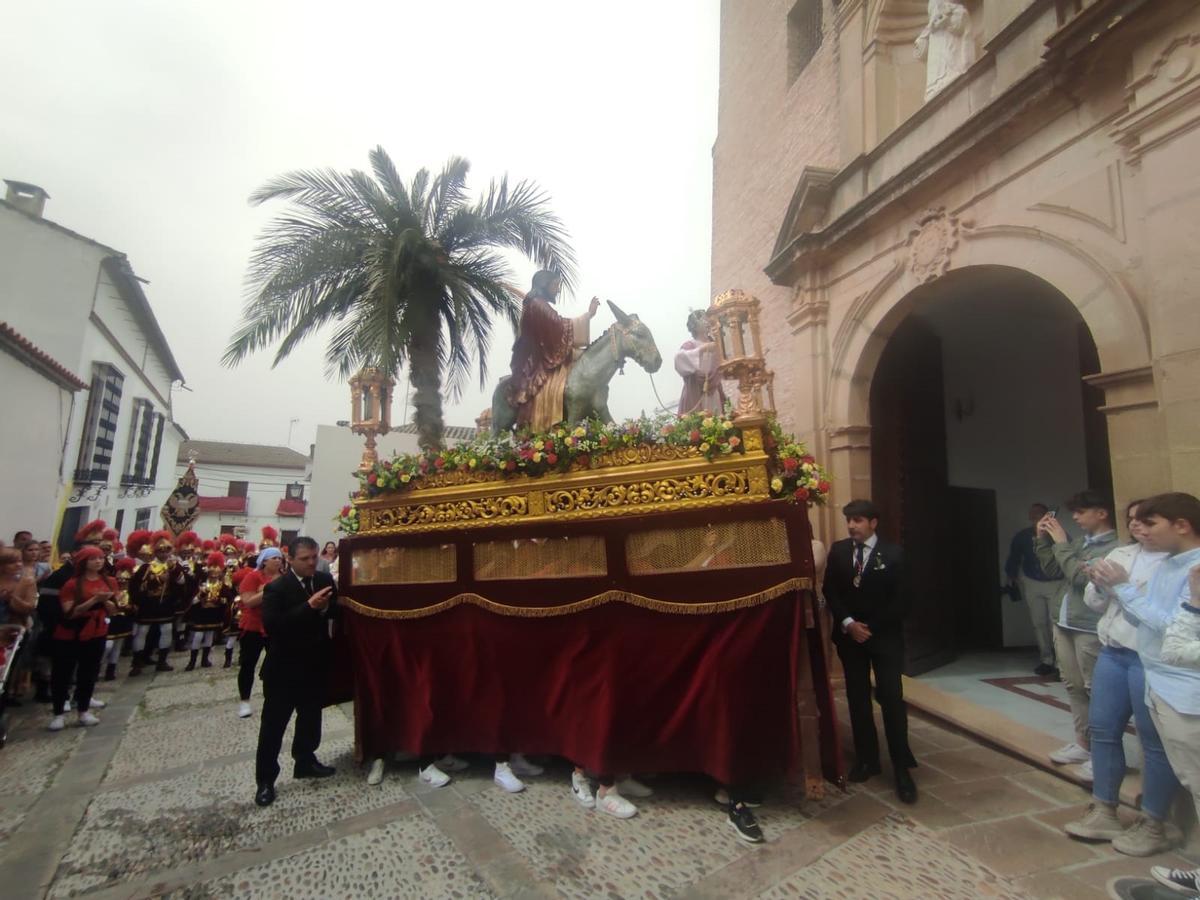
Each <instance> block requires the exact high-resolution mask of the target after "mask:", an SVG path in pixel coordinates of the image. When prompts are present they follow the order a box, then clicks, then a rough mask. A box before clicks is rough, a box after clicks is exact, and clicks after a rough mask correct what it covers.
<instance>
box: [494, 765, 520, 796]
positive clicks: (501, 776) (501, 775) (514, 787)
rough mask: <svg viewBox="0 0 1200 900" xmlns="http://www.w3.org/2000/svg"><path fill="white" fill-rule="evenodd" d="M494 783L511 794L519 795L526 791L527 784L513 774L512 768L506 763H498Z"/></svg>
mask: <svg viewBox="0 0 1200 900" xmlns="http://www.w3.org/2000/svg"><path fill="white" fill-rule="evenodd" d="M492 781H494V782H496V784H498V785H500V787H502V788H504V790H506V791H508V792H509V793H510V794H519V793H520V792H521V791H523V790H525V782H523V781H521V779H520V778H518V777H517V776H516V775H514V774H513V770H512V767H511V766H510V765H509V764H508V763H506V762H498V763H496V774H495V775H494V776H492Z"/></svg>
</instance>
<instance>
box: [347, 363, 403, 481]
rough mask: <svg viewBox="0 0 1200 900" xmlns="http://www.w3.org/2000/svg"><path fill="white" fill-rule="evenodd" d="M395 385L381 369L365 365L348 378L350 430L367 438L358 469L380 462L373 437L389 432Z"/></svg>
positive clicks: (368, 467)
mask: <svg viewBox="0 0 1200 900" xmlns="http://www.w3.org/2000/svg"><path fill="white" fill-rule="evenodd" d="M395 386H396V382H395V381H394V380H393V379H392V378H391V377H390V376H388V375H385V374H384V373H383V370H382V369H377V368H375V367H374V366H367V367H366V368H363V369H360V370H359V371H358V372H357V373H356V374H354V375H352V376H351V377H350V403H351V411H350V430H351V431H353V432H354V433H355V434H361V435H363V436H365V437H366V439H367V446H366V448H365V449H364V450H363V455H362V462H361V463H359V465H358V468H359V470H361V471H363V472H366V471H368V470H370V469H371V468H372V467H373V466H374V465H375V463H376V462H378V461H379V453H378V452H377V451H376V449H375V438H376V437H377V436H379V435H384V434H387V433H388V432H389V431H391V430H392V389H393V388H394V387H395Z"/></svg>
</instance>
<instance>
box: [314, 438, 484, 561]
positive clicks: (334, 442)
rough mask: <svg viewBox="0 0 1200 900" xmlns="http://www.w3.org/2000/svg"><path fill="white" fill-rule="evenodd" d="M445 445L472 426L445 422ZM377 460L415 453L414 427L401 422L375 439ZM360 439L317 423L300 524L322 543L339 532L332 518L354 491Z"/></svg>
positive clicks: (359, 460)
mask: <svg viewBox="0 0 1200 900" xmlns="http://www.w3.org/2000/svg"><path fill="white" fill-rule="evenodd" d="M444 434H445V441H446V444H447V446H454V445H455V444H461V443H463V442H464V441H469V440H471V439H472V438H473V437H475V429H474V428H464V427H463V426H461V425H447V426H446V429H445V432H444ZM376 444H377V450H378V452H379V458H380V459H390V458H391V457H393V456H395V455H396V454H397V453H416V452H417V449H418V448H417V428H416V426H415V425H412V424H408V425H401V426H400V427H399V428H394V429H393V430H392V431H390V432H388V433H387V434H385V435H384V436H383V437H381V438H378V439H377V440H376ZM363 446H364V439H363V437H362V436H361V435H357V434H354V433H353V432H352V431H351V430H350V428H349V427H348V426H346V425H318V426H317V439H316V442H315V443H314V444H313V446H312V475H311V483H310V485H309V487H310V490H309V503H308V514H307V515H306V517H305V519H304V523H303V530H304V533H305V534H306V535H308V536H309V537H311V538H313V539H315V540H316V541H318V542H319V543H320V544H321V545H322V546H324V544H325V542H326V541H336V540H338V539H339V538H340V537H341V535H339V534H338V533H337V531H336V529H337V524H336V523H335V522H334V521H333V519H334V517H335V516H336V515H337V514H338V512H339V511H340V510H341V508H342V507H343V506H345V505H346V504H347V503H349V502H350V495H351V494H353V493H354V492H355V491H357V490H358V479H357V478H355V477H354V472H355V470H356V469H357V468H358V465H359V463H360V462H361V461H362V454H363Z"/></svg>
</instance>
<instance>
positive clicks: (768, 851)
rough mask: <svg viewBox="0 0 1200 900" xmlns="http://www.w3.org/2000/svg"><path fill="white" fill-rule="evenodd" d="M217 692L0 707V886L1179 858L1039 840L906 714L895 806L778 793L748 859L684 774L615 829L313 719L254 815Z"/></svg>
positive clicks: (614, 888)
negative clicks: (762, 839) (73, 707)
mask: <svg viewBox="0 0 1200 900" xmlns="http://www.w3.org/2000/svg"><path fill="white" fill-rule="evenodd" d="M218 658H219V657H218ZM123 668H124V667H123ZM234 694H235V691H234V682H233V677H232V672H231V671H224V670H221V669H211V670H206V671H198V672H192V673H184V672H174V673H163V674H160V675H157V676H155V677H153V678H152V679H151V678H142V679H131V680H124V679H122V680H121V681H118V682H116V683H115V684H112V685H103V686H102V690H101V693H100V696H102V697H104V698H105V699H108V700H109V701H110V706H109V707H108V709H106V710H104V711H103V712H102V713H101V714H100V715H101V717H102V720H103V721H102V724H101V725H100V726H98V727H96V728H94V729H91V730H88V731H86V732H85V731H83V730H82V729H79V728H76V727H70V728H68V729H67V730H66V731H63V732H60V733H58V734H51V733H49V732H47V731H45V730H44V726H45V722H46V715H45V709H44V708H42V707H37V708H34V707H30V706H26V707H23V708H21V709H17V710H13V711H12V718H13V723H14V725H13V733H12V737H11V739H10V743H9V746H8V747H6V748H5V749H4V750H0V894H2V895H3V896H4V897H6V898H24V897H43V896H49V897H55V898H58V897H68V896H78V895H82V896H86V897H89V898H106V900H107V898H118V897H120V898H134V897H150V896H161V895H165V896H170V897H176V898H208V897H279V898H287V900H301V898H310V897H311V898H332V897H347V898H351V897H353V898H361V897H421V898H425V897H518V896H520V897H525V896H531V897H532V896H537V897H556V896H564V897H597V896H606V897H643V898H653V897H668V896H683V897H753V896H759V897H771V898H774V897H808V898H814V900H816V898H821V900H824V898H860V897H871V898H887V897H893V898H929V897H938V898H964V900H968V898H969V900H975V898H980V897H988V898H1001V900H1007V898H1012V900H1018V898H1053V897H1064V898H1088V897H1104V896H1107V894H1106V892H1105V890H1104V887H1105V884H1106V883H1107V882H1108V881H1109V880H1110V879H1112V878H1114V877H1116V876H1119V875H1141V874H1144V873H1145V872H1146V871H1147V870H1148V867H1149V866H1150V865H1152V864H1156V863H1167V864H1170V865H1186V864H1187V861H1186V860H1184V859H1183V858H1182V857H1178V856H1175V855H1174V854H1172V855H1169V856H1168V857H1166V858H1164V859H1157V858H1156V859H1150V860H1134V859H1129V858H1126V857H1122V856H1120V855H1119V854H1117V853H1115V852H1114V851H1113V850H1111V849H1110V848H1108V847H1104V846H1097V845H1088V844H1082V843H1078V842H1076V841H1072V840H1070V839H1068V838H1067V837H1065V836H1064V835H1062V834H1061V832H1059V831H1058V830H1057V829H1058V826H1059V825H1060V824H1061V823H1062V822H1064V821H1067V820H1069V819H1070V818H1072V817H1074V816H1076V815H1078V814H1079V813H1080V811H1081V810H1082V807H1083V805H1084V804H1085V803H1086V795H1085V793H1084V792H1083V791H1082V790H1081V789H1079V788H1077V787H1075V786H1073V785H1070V784H1068V783H1066V782H1064V781H1061V780H1059V779H1057V778H1055V777H1054V776H1052V775H1050V774H1047V773H1045V772H1040V771H1036V770H1034V769H1033V768H1031V767H1029V766H1028V765H1026V764H1024V763H1022V762H1019V761H1017V760H1015V759H1013V758H1011V757H1009V756H1006V755H1004V754H1001V753H998V752H995V751H993V750H990V749H988V748H986V747H983V746H981V745H979V744H977V743H975V742H973V741H971V740H970V739H968V738H965V737H962V736H960V735H958V734H955V733H952V732H950V731H948V730H946V729H944V728H941V727H939V726H938V725H936V724H933V723H931V722H926V721H922V720H919V719H914V721H913V723H912V737H913V741H912V742H913V749H914V752H915V753H916V754H917V757H918V759H919V760H920V761H921V767H920V768H919V769H918V770H916V773H915V774H916V777H917V782H918V784H919V786H920V788H921V799H920V802H919V803H918V804H917V805H916V806H913V807H905V806H901V805H899V804H898V803H896V802H895V797H894V795H893V793H892V791H891V782H890V776H889V775H888V773H886V772H885V774H884V777H882V778H877V779H873V780H872V781H871V782H869V783H868V784H867V785H865V786H863V787H857V788H855V789H854V790H853V791H852V792H851V793H849V794H842V793H841V792H839V791H837V790H836V789H833V788H832V787H831V788H830V790H829V792H828V796H827V797H826V798H825V799H824V800H822V801H820V802H809V801H804V800H803V799H802V798H801V797H800V796H799V794H798V793H797V791H796V790H794V789H791V790H789V789H781V790H779V791H777V792H776V793H774V794H773V795H771V796H770V797H769V798H768V803H767V805H766V806H764V807H763V808H762V810H761V811H760V817H759V818H760V822H761V824H762V826H763V829H764V831H765V832H766V835H767V843H766V844H764V845H760V846H750V845H746V844H744V843H741V842H740V841H738V840H737V839H736V837H735V835H734V833H733V831H732V830H731V829H730V828H729V826H728V825H727V824H726V822H725V819H724V816H723V814H722V812H721V811H720V810H719V808H718V807H716V806H715V805H714V804H713V802H712V796H711V795H712V786H711V784H709V783H708V782H707V781H706V780H704V779H699V778H681V777H670V778H666V777H663V778H658V779H654V780H653V781H652V782H651V783H652V784H653V785H654V787H655V789H656V792H657V793H656V796H655V797H654V798H652V799H650V800H647V801H643V802H642V803H641V812H640V814H639V815H638V816H637V817H636V818H635V819H632V820H629V821H617V820H615V819H611V818H608V817H605V816H602V815H599V814H596V813H590V812H588V811H585V810H583V809H581V808H579V807H578V806H577V805H576V804H575V802H574V801H573V800H572V799H571V797H570V794H569V790H568V772H569V770H568V769H567V768H566V767H564V766H561V765H559V766H554V767H552V768H551V770H550V771H549V772H548V774H547V775H546V776H543V777H541V778H537V779H530V780H529V788H528V790H526V791H525V792H524V793H522V794H517V795H510V794H506V793H504V792H502V791H501V790H500V789H499V788H497V787H495V786H494V785H493V784H492V781H491V772H490V769H489V768H488V767H487V766H485V765H483V764H479V765H477V766H476V767H474V768H473V769H472V770H470V771H469V772H467V773H465V774H464V775H460V776H458V777H456V778H455V780H454V782H453V783H452V784H451V785H450V786H449V787H446V788H443V789H440V790H432V789H429V788H428V787H426V786H424V785H420V784H419V783H418V782H417V781H416V772H415V768H414V766H412V765H411V764H410V765H399V766H393V767H392V768H391V769H390V770H389V772H388V776H387V778H386V779H385V780H384V783H383V784H382V785H380V786H379V787H368V786H367V785H366V783H365V779H364V774H365V773H364V772H362V771H361V770H359V769H358V768H356V767H355V766H354V764H353V762H352V760H351V752H352V744H353V729H352V721H351V719H350V714H349V711H348V710H347V709H344V708H337V709H330V710H326V713H325V719H324V740H323V743H322V749H321V758H322V759H323V760H324V761H326V762H329V763H331V764H334V765H336V766H337V768H338V774H337V776H336V777H334V778H331V779H327V780H325V781H322V782H316V783H314V782H293V781H292V780H291V779H290V778H289V777H288V775H287V767H286V766H285V774H284V776H283V777H282V778H281V779H280V782H279V785H278V788H279V797H278V799H277V800H276V802H275V804H274V805H273V806H272V807H269V808H268V809H258V808H257V807H255V806H254V804H253V802H252V795H253V790H254V784H253V750H254V744H255V739H256V736H257V719H256V718H251V719H247V720H239V719H237V718H236V715H235V710H236V703H235V700H234ZM255 699H256V701H257V699H258V698H257V697H256V698H255ZM256 709H257V706H256ZM284 746H285V748H286V747H287V743H286V742H285V745H284ZM285 755H286V750H285ZM284 762H285V761H284Z"/></svg>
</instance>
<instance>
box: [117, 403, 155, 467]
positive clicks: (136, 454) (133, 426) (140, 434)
mask: <svg viewBox="0 0 1200 900" xmlns="http://www.w3.org/2000/svg"><path fill="white" fill-rule="evenodd" d="M155 418H156V414H155V412H154V404H152V403H151V402H150V401H149V400H145V399H142V398H140V397H139V398H138V399H137V400H134V401H133V421H132V422H131V423H130V425H129V446H128V447H126V448H125V474H124V475H122V476H121V484H123V485H145V484H147V483H149V478H148V476H149V470H150V452H151V448H152V446H153V443H154V424H155Z"/></svg>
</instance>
